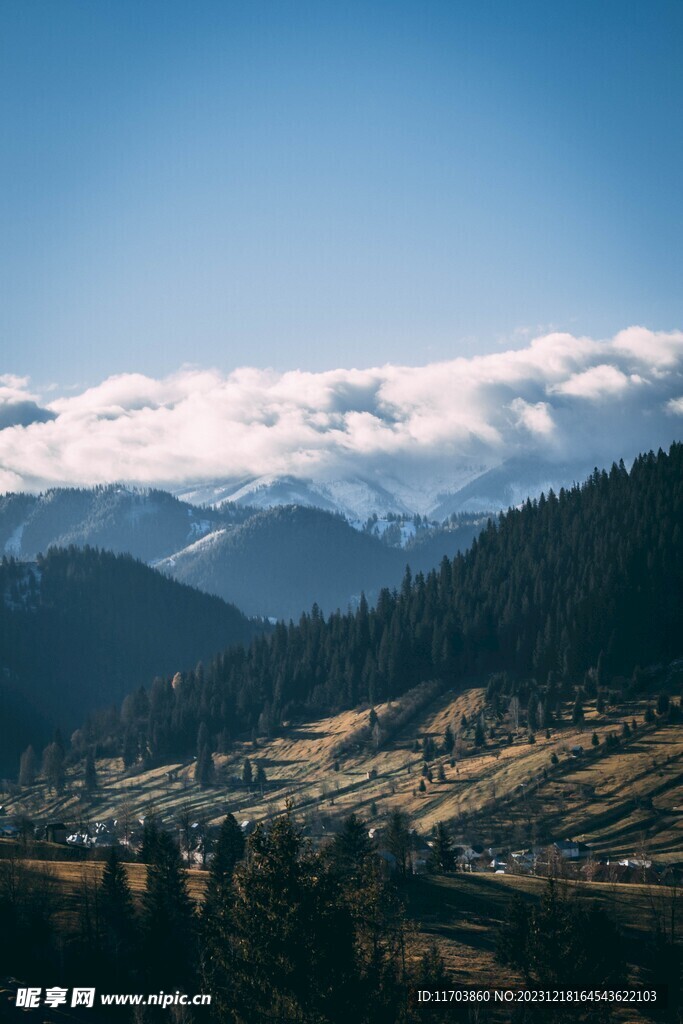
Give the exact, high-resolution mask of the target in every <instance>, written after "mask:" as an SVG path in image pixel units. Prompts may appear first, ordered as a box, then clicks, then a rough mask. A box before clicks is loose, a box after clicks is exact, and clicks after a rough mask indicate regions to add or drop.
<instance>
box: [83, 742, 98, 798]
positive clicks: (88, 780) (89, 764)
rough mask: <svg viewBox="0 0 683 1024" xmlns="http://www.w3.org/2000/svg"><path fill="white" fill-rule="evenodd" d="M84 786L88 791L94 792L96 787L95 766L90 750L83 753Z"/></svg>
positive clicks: (93, 756)
mask: <svg viewBox="0 0 683 1024" xmlns="http://www.w3.org/2000/svg"><path fill="white" fill-rule="evenodd" d="M85 788H86V790H87V792H88V793H94V792H95V790H96V789H97V767H96V765H95V755H94V754H93V752H92V750H89V751H88V753H87V754H86V755H85Z"/></svg>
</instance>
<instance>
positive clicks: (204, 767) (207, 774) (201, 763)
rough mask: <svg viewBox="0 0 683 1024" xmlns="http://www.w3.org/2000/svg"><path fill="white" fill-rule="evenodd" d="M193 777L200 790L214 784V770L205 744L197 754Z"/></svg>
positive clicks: (211, 755) (210, 755) (211, 757)
mask: <svg viewBox="0 0 683 1024" xmlns="http://www.w3.org/2000/svg"><path fill="white" fill-rule="evenodd" d="M194 777H195V780H196V781H197V782H198V783H199V786H200V788H201V789H207V788H208V787H209V786H212V785H213V783H214V780H215V777H216V768H215V765H214V761H213V754H212V753H211V751H210V750H209V746H208V743H205V744H204V746H203V747H202V748H201V750H200V752H199V756H198V758H197V760H196V762H195V766H194Z"/></svg>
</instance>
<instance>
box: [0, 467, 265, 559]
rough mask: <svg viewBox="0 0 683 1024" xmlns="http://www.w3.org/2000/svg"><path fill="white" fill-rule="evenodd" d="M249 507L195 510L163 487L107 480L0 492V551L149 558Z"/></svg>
mask: <svg viewBox="0 0 683 1024" xmlns="http://www.w3.org/2000/svg"><path fill="white" fill-rule="evenodd" d="M250 511H251V510H250V509H248V508H245V507H242V506H235V507H231V506H229V505H227V504H224V505H223V507H222V508H221V509H220V510H219V509H212V508H197V507H196V506H193V505H190V504H188V503H187V502H184V501H180V500H179V499H178V498H175V497H174V496H173V495H172V494H169V493H168V492H167V491H160V490H155V489H150V490H144V489H139V488H131V487H124V486H122V485H119V484H112V485H110V486H108V487H93V488H88V489H86V488H55V489H54V490H49V491H46V492H45V493H44V494H39V495H36V494H5V495H2V496H0V552H2V553H4V554H5V555H8V556H10V557H13V558H22V559H29V560H30V559H34V558H35V557H36V556H37V555H38V554H41V553H45V552H46V551H47V550H48V548H50V547H53V546H54V547H68V546H69V545H70V544H75V545H76V546H78V547H84V546H85V545H90V546H91V547H99V548H105V549H106V550H108V551H114V552H117V553H127V554H131V555H133V556H134V557H135V558H140V559H141V560H142V561H145V562H154V561H156V560H158V559H160V558H164V557H165V556H166V555H169V554H172V553H173V552H174V551H178V550H179V549H181V548H183V547H185V546H186V545H188V544H191V543H192V542H193V541H195V540H197V539H198V538H199V537H202V536H204V535H205V534H207V533H209V532H211V531H212V530H215V529H220V528H221V527H224V526H226V525H228V524H233V523H238V522H242V521H244V520H245V519H246V518H247V517H248V516H249V515H250Z"/></svg>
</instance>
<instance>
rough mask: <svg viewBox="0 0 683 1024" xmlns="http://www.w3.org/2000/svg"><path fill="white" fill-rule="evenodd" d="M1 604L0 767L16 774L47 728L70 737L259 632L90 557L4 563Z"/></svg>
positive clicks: (122, 566)
mask: <svg viewBox="0 0 683 1024" xmlns="http://www.w3.org/2000/svg"><path fill="white" fill-rule="evenodd" d="M0 596H1V600H0V709H1V713H0V763H1V765H2V768H4V769H5V770H8V769H9V768H11V769H12V771H14V770H16V763H15V760H16V756H17V754H18V752H19V750H20V749H21V747H23V746H25V745H26V743H27V742H29V741H30V740H31V739H33V740H34V741H36V742H42V741H43V740H44V739H45V723H48V722H49V723H50V725H51V727H54V726H55V725H60V726H61V728H62V729H63V730H66V731H67V733H66V734H67V735H68V730H70V729H72V728H73V727H74V726H75V725H76V724H77V723H78V722H80V721H82V718H83V715H84V713H86V712H88V711H89V710H91V709H94V708H102V707H107V706H109V705H111V704H113V703H117V702H119V701H120V699H121V697H122V695H123V694H124V693H126V692H128V691H129V690H130V689H131V688H135V687H136V686H139V685H141V684H143V683H144V684H149V683H150V682H151V680H152V678H153V677H154V676H155V675H163V674H167V673H173V672H175V671H177V670H178V669H183V668H190V667H193V666H194V665H196V663H197V661H199V660H200V659H207V658H209V657H211V656H212V655H213V654H214V653H215V652H216V651H218V650H220V649H222V648H224V647H225V646H226V645H231V644H237V643H245V642H248V641H249V640H250V639H251V638H252V637H253V636H254V634H255V633H256V632H257V631H258V629H259V626H258V624H256V623H253V622H250V621H249V620H247V619H246V618H245V617H244V616H243V615H242V614H241V613H240V612H239V611H238V610H237V609H236V608H234V607H231V606H229V605H227V604H225V603H224V602H223V601H220V600H219V599H217V598H215V597H211V596H209V595H207V594H201V593H199V592H197V591H195V590H192V589H191V588H189V587H184V586H181V585H180V584H179V583H177V582H175V581H174V580H170V579H167V578H166V577H165V576H163V575H161V574H160V573H157V572H155V571H154V570H152V569H149V568H147V567H146V566H145V565H142V564H141V563H140V562H136V561H134V560H133V559H132V558H130V557H127V556H115V555H111V554H107V553H103V552H97V551H94V550H92V549H86V550H83V551H78V550H76V549H75V548H71V549H69V550H56V549H55V550H52V551H51V552H50V553H49V554H48V555H47V556H46V557H41V558H39V559H38V561H37V562H36V563H20V562H15V561H7V562H5V563H4V564H3V565H2V566H1V567H0ZM0 770H1V769H0Z"/></svg>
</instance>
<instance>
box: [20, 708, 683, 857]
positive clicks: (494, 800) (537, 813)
mask: <svg viewBox="0 0 683 1024" xmlns="http://www.w3.org/2000/svg"><path fill="white" fill-rule="evenodd" d="M648 706H649V703H648V701H647V700H646V699H642V700H640V701H637V700H631V701H628V702H624V703H622V704H615V705H613V706H611V707H609V708H607V709H605V711H604V712H603V713H602V714H598V712H597V711H596V707H595V702H594V701H593V702H587V703H586V708H585V722H584V724H583V727H582V728H581V729H579V728H578V727H576V726H574V725H572V724H571V722H570V715H571V706H570V705H566V706H565V707H564V708H563V718H564V723H565V724H563V725H560V726H558V727H555V728H553V729H552V730H550V736H549V737H548V738H546V736H545V734H541V733H540V732H539V733H538V734H537V736H536V742H535V743H533V744H530V743H529V742H528V738H527V734H526V731H525V730H519V731H518V732H517V733H516V734H515V735H514V737H513V742H512V743H510V742H509V733H508V728H507V723H506V722H504V721H503V722H502V723H499V724H498V726H497V728H496V736H495V737H494V739H487V740H486V745H485V747H484V748H483V749H481V750H478V749H476V748H475V746H474V733H475V726H474V723H475V722H476V721H477V718H478V716H479V715H480V714H481V712H482V710H483V711H484V714H485V720H486V721H487V723H489V722H491V709H490V706H487V705H486V701H485V693H484V691H483V690H482V689H481V688H471V689H468V690H466V691H465V692H464V693H461V694H456V693H454V692H452V691H451V692H448V693H444V694H440V695H437V696H436V697H435V698H434V699H432V700H431V701H430V702H429V704H428V706H427V707H425V708H423V709H422V711H420V712H419V713H418V714H417V715H416V717H415V718H413V719H412V720H411V721H410V722H409V723H408V724H406V725H405V726H404V727H403V728H402V729H401V730H400V731H399V732H398V733H397V734H396V735H394V736H392V737H391V738H389V739H388V740H387V741H386V742H384V743H382V744H381V746H380V747H379V749H375V744H374V742H373V740H372V738H370V739H369V741H368V740H367V739H366V740H363V739H362V733H363V730H364V727H365V726H366V724H367V721H368V717H369V711H368V710H367V709H365V710H355V711H347V712H343V713H341V714H339V715H335V716H331V717H327V718H323V719H319V720H317V721H313V722H307V723H306V724H305V725H301V726H296V725H292V726H289V727H287V728H285V729H283V730H282V734H281V735H278V736H276V737H274V738H272V739H270V740H259V742H258V745H257V746H254V745H253V743H251V742H235V743H234V745H233V748H232V750H231V751H230V753H229V754H225V755H216V757H215V764H216V783H215V785H212V786H210V787H208V788H205V789H202V788H200V786H199V785H198V783H197V782H196V780H195V779H194V773H195V771H194V769H195V764H194V760H188V761H186V762H175V763H171V764H164V765H160V766H157V767H154V768H150V769H148V770H134V769H131V770H125V769H124V767H123V764H122V761H121V760H120V759H119V758H108V759H102V760H100V761H99V762H98V782H99V788H98V790H97V791H96V792H95V793H94V794H92V795H88V794H87V793H86V792H85V789H84V780H83V767H82V766H79V767H77V768H74V769H72V770H71V771H70V772H69V776H68V780H67V789H66V791H65V792H64V793H62V794H61V795H57V794H54V793H50V792H48V790H47V787H46V785H45V782H44V780H41V779H39V780H38V782H37V783H36V785H35V786H33V787H30V788H27V789H25V790H24V791H22V792H21V793H19V794H17V795H16V796H15V797H14V798H13V799H11V800H10V801H8V802H7V804H6V806H7V808H8V810H10V811H11V812H22V813H27V814H29V815H31V816H36V815H39V816H40V817H48V818H64V819H65V820H67V821H74V822H76V821H79V820H82V821H85V822H87V821H89V820H95V819H97V818H103V817H109V816H113V817H121V816H122V814H123V813H124V812H125V813H126V814H129V815H131V816H132V817H139V816H140V815H142V814H144V813H149V811H150V809H151V808H153V809H154V810H155V812H156V813H158V814H159V815H160V816H161V817H162V819H164V820H165V821H166V822H172V821H173V820H175V819H177V817H178V815H179V813H180V809H181V808H187V809H188V811H189V813H191V814H192V815H193V816H195V817H198V818H199V817H201V818H203V819H206V820H208V821H219V820H220V818H221V817H222V816H223V815H224V814H225V813H226V812H228V811H230V812H232V813H234V814H235V815H236V816H237V817H238V818H239V819H240V820H242V819H253V820H255V821H259V820H267V819H268V818H270V817H272V816H273V815H276V814H278V813H280V812H281V811H282V810H283V809H284V807H285V804H286V803H289V804H291V806H292V807H293V809H294V812H295V814H296V815H297V816H298V817H300V818H301V820H303V821H305V822H306V823H307V825H308V826H309V829H310V832H311V833H312V834H319V835H323V834H325V831H326V830H329V829H330V828H333V827H334V822H335V821H336V820H339V819H340V818H342V817H343V816H345V815H347V814H349V813H350V812H351V811H354V812H356V813H359V814H361V815H362V816H363V817H364V818H366V819H367V820H368V823H369V824H370V825H380V826H381V825H382V823H383V822H384V821H385V820H386V817H387V816H388V814H389V812H390V811H391V810H392V809H393V808H396V807H398V808H401V809H402V810H405V811H406V812H407V813H408V815H409V816H410V818H411V819H412V821H413V823H414V825H415V827H416V828H418V829H419V831H420V832H423V833H425V834H427V833H429V832H430V830H431V829H432V827H433V826H434V825H435V824H436V822H437V821H440V820H443V821H446V822H449V823H450V824H451V826H452V831H453V834H454V836H455V838H456V840H458V839H459V840H460V841H462V842H470V843H474V842H477V841H479V842H482V843H484V842H486V843H488V844H493V845H495V846H500V847H505V848H509V847H510V846H512V847H513V848H516V847H522V846H525V845H530V844H532V843H534V844H542V843H547V842H550V841H552V840H554V839H557V838H565V837H567V836H571V837H574V838H580V839H581V840H582V841H586V842H589V843H591V844H592V845H593V847H594V850H595V853H596V856H599V855H605V854H609V855H610V856H612V857H617V856H620V857H624V856H633V855H634V854H636V853H637V852H638V851H641V852H642V851H643V850H646V851H647V855H648V857H650V858H652V859H654V860H655V861H661V862H664V863H670V862H673V861H677V860H679V859H680V858H681V854H680V851H681V846H682V842H681V841H682V830H683V812H681V810H680V808H682V807H683V725H682V724H680V723H673V724H669V723H667V722H665V721H664V720H663V719H656V720H655V721H654V722H653V723H652V724H647V723H646V722H645V717H646V712H647V709H648ZM400 707H401V702H400V701H399V702H396V703H395V704H393V705H391V708H390V706H388V705H379V706H377V708H376V712H377V714H378V716H379V721H380V724H381V723H382V722H383V721H386V720H387V717H388V715H389V713H390V710H391V712H395V711H396V710H397V709H398V708H400ZM463 714H464V715H465V716H466V718H467V720H468V723H470V724H468V726H467V727H466V728H463V726H462V716H463ZM634 720H635V721H636V725H637V729H636V731H635V733H634V734H633V735H632V736H630V737H629V738H626V739H623V740H621V741H620V743H619V745H618V746H615V747H614V748H612V747H610V748H607V746H606V745H605V737H606V736H608V735H615V734H620V733H621V731H622V729H623V722H625V721H626V722H628V723H632V722H633V721H634ZM448 726H450V727H451V728H452V730H453V732H454V734H455V735H456V744H455V750H454V751H453V756H454V759H455V766H453V767H452V766H451V764H450V761H451V756H449V755H446V754H444V753H443V752H440V750H439V747H440V744H442V742H443V738H444V733H445V732H446V729H447V727H448ZM487 728H488V726H487ZM365 732H368V730H367V729H366V730H365ZM593 734H595V735H596V737H597V738H598V740H599V743H600V746H599V747H598V748H597V752H596V751H595V748H594V747H593V746H592V742H591V739H592V736H593ZM359 735H360V736H361V739H360V742H359V741H358V737H359ZM425 738H428V742H429V738H431V740H433V742H434V745H435V747H436V751H435V753H434V754H433V755H431V754H430V755H429V766H430V769H431V771H432V776H433V781H431V782H430V781H428V780H427V779H425V792H421V791H420V787H419V783H420V780H421V778H422V774H421V773H422V770H423V765H424V763H425V761H424V751H423V749H422V747H423V745H424V741H425ZM577 745H581V746H583V747H584V750H585V754H584V755H583V756H582V757H581V758H579V759H578V760H577V759H576V758H574V757H573V756H572V753H571V751H572V748H573V747H575V746H577ZM416 747H418V748H419V749H416ZM340 748H346V749H345V750H342V751H341V752H340ZM245 758H249V760H250V761H251V763H252V766H253V768H254V772H255V771H256V768H257V767H258V766H259V765H260V766H262V767H263V768H264V770H265V773H266V779H267V781H266V783H265V785H264V786H263V792H261V789H260V787H257V786H256V785H255V784H252V785H251V786H246V785H245V784H244V783H243V782H242V769H243V765H244V761H245ZM554 758H556V759H557V762H558V763H557V764H553V759H554ZM439 766H443V768H444V774H445V781H439V779H438V772H439Z"/></svg>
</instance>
